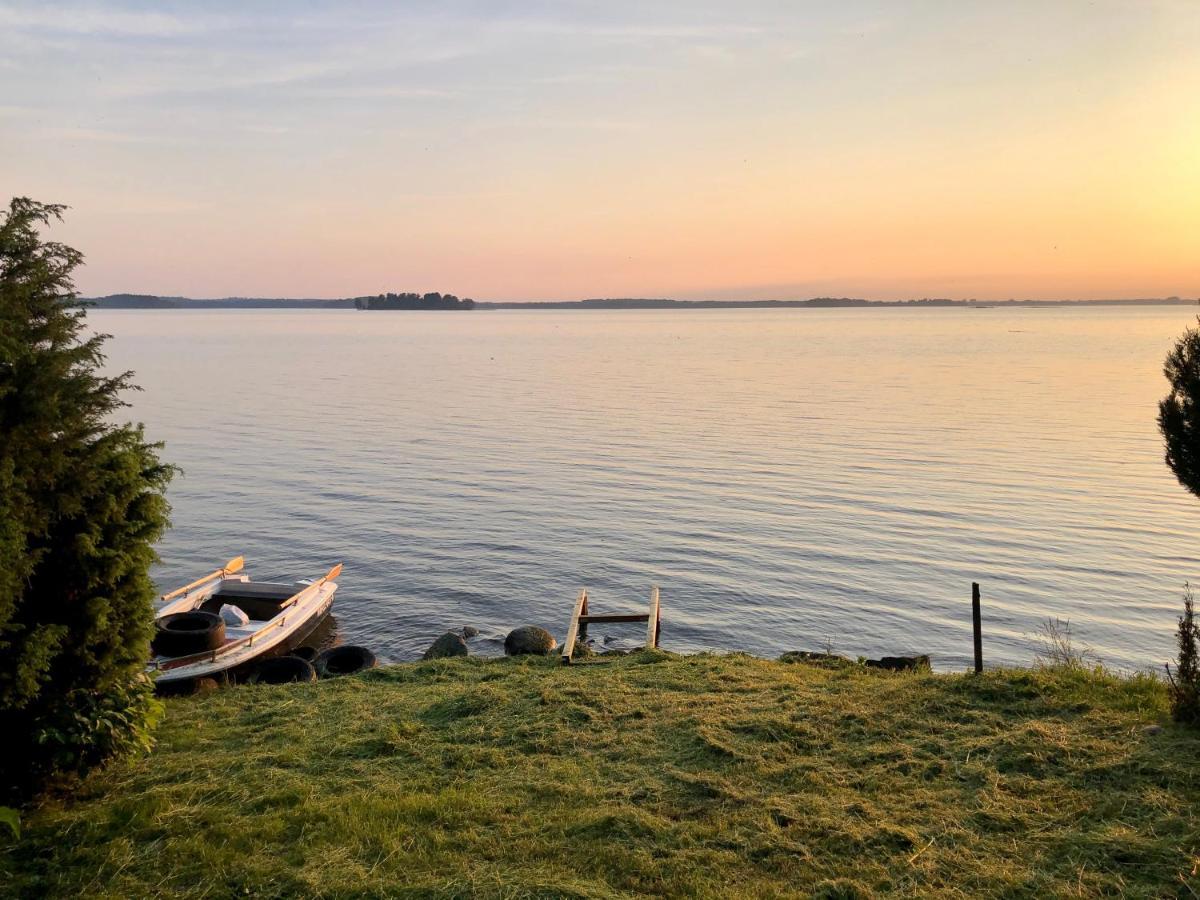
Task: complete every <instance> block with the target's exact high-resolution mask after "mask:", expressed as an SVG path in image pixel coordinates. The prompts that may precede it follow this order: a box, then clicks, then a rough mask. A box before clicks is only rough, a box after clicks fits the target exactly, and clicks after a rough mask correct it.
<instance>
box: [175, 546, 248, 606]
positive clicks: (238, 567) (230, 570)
mask: <svg viewBox="0 0 1200 900" xmlns="http://www.w3.org/2000/svg"><path fill="white" fill-rule="evenodd" d="M245 564H246V560H245V559H244V558H243V557H241V556H235V557H234V558H233V559H231V560H230V561H229V562H227V563H225V567H224V568H221V569H217V571H215V572H209V573H208V574H207V575H205V576H204V577H203V578H197V579H196V580H195V581H193V582H192V583H191V584H185V585H184V586H183V587H181V588H178V589H176V590H173V591H171V593H169V594H163V595H162V599H163V600H164V601H165V600H170V599H171V598H172V597H178V596H179V595H180V594H186V593H187V592H188V591H190V590H191V589H192V588H194V587H199V586H200V585H202V584H204V582H206V581H212V580H213V579H214V578H224V577H225V576H226V575H233V574H234V573H236V572H240V571H242V566H244V565H245Z"/></svg>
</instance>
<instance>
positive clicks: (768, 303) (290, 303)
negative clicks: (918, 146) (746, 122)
mask: <svg viewBox="0 0 1200 900" xmlns="http://www.w3.org/2000/svg"><path fill="white" fill-rule="evenodd" d="M363 299H364V298H361V297H350V298H346V299H336V300H329V299H303V298H263V297H223V298H219V299H212V300H198V299H193V298H190V297H161V296H157V295H153V294H110V295H108V296H104V297H87V298H84V302H85V303H87V304H88V305H89V306H91V307H92V308H94V309H193V310H194V309H346V310H354V309H355V308H356V304H358V305H360V306H361V305H362V301H363ZM1197 305H1200V300H1195V299H1187V298H1183V297H1165V298H1148V299H1115V300H950V299H941V298H938V299H920V300H863V299H856V298H849V297H814V298H812V299H809V300H666V299H636V298H628V299H625V298H616V299H595V300H548V301H486V300H478V301H475V302H474V304H473V306H474V309H476V310H490V309H518V310H519V309H527V310H539V309H556V310H557V309H564V310H573V309H574V310H625V309H863V308H869V309H875V308H889V307H899V308H916V309H927V308H931V307H932V308H955V307H961V308H974V309H988V308H993V307H1060V306H1068V307H1075V306H1197ZM419 308H420V307H413V306H407V305H406V306H403V307H396V308H392V309H387V308H383V309H382V310H379V308H376V310H371V311H386V312H394V311H413V310H414V309H419ZM429 308H430V309H438V310H444V311H468V310H470V308H471V307H469V306H461V307H446V306H441V307H432V306H431V307H429Z"/></svg>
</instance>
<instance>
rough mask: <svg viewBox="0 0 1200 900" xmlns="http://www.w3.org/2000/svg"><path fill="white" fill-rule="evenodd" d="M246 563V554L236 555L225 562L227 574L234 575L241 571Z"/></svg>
mask: <svg viewBox="0 0 1200 900" xmlns="http://www.w3.org/2000/svg"><path fill="white" fill-rule="evenodd" d="M245 564H246V558H245V557H244V556H235V557H234V558H233V559H231V560H230V561H229V562H227V563H225V569H224V572H225V574H226V575H232V574H234V573H235V572H240V571H242V566H244V565H245Z"/></svg>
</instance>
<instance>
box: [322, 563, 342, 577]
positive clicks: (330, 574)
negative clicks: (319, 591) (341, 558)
mask: <svg viewBox="0 0 1200 900" xmlns="http://www.w3.org/2000/svg"><path fill="white" fill-rule="evenodd" d="M341 574H342V564H341V563H338V564H337V565H336V566H334V567H333V568H332V569H330V570H329V572H328V573H327V574H326V575H325V580H326V581H333V579H335V578H337V577H338V576H339V575H341Z"/></svg>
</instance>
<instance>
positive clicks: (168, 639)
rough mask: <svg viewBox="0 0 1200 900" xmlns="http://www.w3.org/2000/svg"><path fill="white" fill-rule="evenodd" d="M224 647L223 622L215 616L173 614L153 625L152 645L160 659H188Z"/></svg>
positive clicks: (202, 613) (205, 614) (194, 612)
mask: <svg viewBox="0 0 1200 900" xmlns="http://www.w3.org/2000/svg"><path fill="white" fill-rule="evenodd" d="M224 643H225V622H224V621H223V620H222V619H221V617H220V616H218V615H217V614H216V613H210V612H200V611H199V610H193V611H191V612H181V613H172V614H171V615H169V616H163V617H162V618H161V619H156V620H155V622H154V640H153V642H152V644H151V646H152V648H153V650H154V652H155V653H157V654H158V655H159V656H188V655H189V654H192V653H204V652H205V651H207V650H216V649H217V648H218V647H220V646H221V645H222V644H224Z"/></svg>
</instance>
